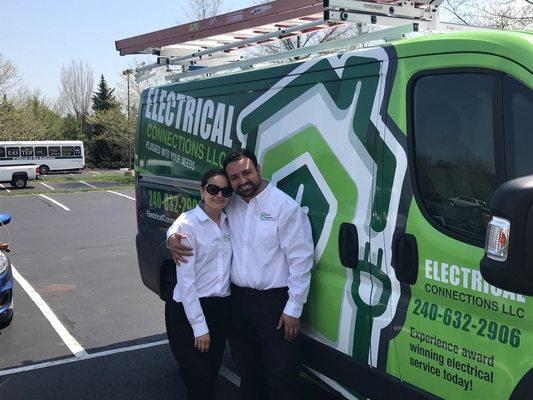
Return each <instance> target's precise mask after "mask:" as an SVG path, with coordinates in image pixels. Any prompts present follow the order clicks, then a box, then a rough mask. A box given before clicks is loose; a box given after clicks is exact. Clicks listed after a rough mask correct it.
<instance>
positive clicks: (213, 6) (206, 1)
mask: <svg viewBox="0 0 533 400" xmlns="http://www.w3.org/2000/svg"><path fill="white" fill-rule="evenodd" d="M222 3H223V0H191V1H189V2H188V3H187V8H186V9H184V11H185V15H186V16H187V17H188V18H189V20H192V21H195V20H199V19H206V18H209V17H214V16H215V15H218V14H220V12H221V7H222Z"/></svg>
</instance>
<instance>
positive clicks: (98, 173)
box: [92, 171, 100, 175]
mask: <svg viewBox="0 0 533 400" xmlns="http://www.w3.org/2000/svg"><path fill="white" fill-rule="evenodd" d="M92 173H93V174H96V175H100V172H96V171H92Z"/></svg>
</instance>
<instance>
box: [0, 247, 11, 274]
mask: <svg viewBox="0 0 533 400" xmlns="http://www.w3.org/2000/svg"><path fill="white" fill-rule="evenodd" d="M8 267H9V258H7V256H6V254H5V253H4V252H3V251H0V274H3V273H4V272H5V271H6V270H7V268H8Z"/></svg>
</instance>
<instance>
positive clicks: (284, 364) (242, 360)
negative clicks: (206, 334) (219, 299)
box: [229, 286, 301, 400]
mask: <svg viewBox="0 0 533 400" xmlns="http://www.w3.org/2000/svg"><path fill="white" fill-rule="evenodd" d="M231 291H232V293H231V322H232V324H231V329H230V336H229V341H230V348H231V353H232V355H233V358H234V360H235V362H236V363H237V367H238V368H239V373H240V375H241V397H242V399H245V400H261V399H269V400H289V399H291V400H292V399H297V398H298V397H297V394H296V386H297V377H298V373H299V372H300V367H301V362H300V352H299V345H298V341H293V342H289V341H287V340H286V339H285V337H284V334H285V333H284V332H285V330H284V327H282V328H281V329H279V330H277V329H276V328H277V326H278V323H279V319H280V317H281V313H282V312H283V309H284V307H285V304H286V303H287V299H288V294H287V288H280V289H272V290H267V291H254V290H248V289H244V288H239V287H236V286H232V289H231Z"/></svg>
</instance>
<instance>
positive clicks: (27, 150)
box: [20, 147, 33, 157]
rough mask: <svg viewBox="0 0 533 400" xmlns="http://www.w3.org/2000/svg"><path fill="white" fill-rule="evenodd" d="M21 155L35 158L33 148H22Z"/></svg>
mask: <svg viewBox="0 0 533 400" xmlns="http://www.w3.org/2000/svg"><path fill="white" fill-rule="evenodd" d="M20 155H21V156H22V157H33V147H21V148H20Z"/></svg>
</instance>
